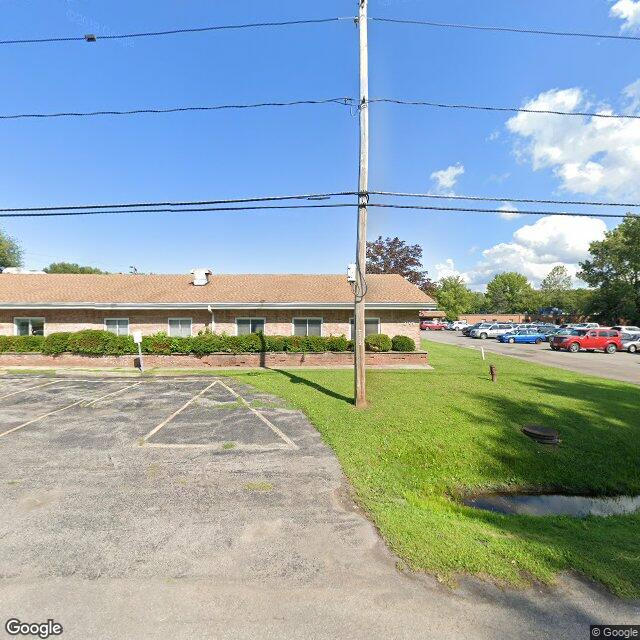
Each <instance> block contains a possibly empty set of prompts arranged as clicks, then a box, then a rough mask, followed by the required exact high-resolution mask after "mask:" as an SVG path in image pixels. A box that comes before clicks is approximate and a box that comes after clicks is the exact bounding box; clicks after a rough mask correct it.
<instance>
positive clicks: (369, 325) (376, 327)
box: [351, 318, 380, 340]
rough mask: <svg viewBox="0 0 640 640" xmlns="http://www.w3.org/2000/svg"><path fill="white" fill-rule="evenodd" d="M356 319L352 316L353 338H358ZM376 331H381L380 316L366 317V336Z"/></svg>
mask: <svg viewBox="0 0 640 640" xmlns="http://www.w3.org/2000/svg"><path fill="white" fill-rule="evenodd" d="M354 324H355V323H354V320H353V318H351V339H352V340H355V339H356V332H355V327H354ZM374 333H380V318H365V321H364V337H365V338H366V337H367V336H370V335H372V334H374Z"/></svg>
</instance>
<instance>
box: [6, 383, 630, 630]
mask: <svg viewBox="0 0 640 640" xmlns="http://www.w3.org/2000/svg"><path fill="white" fill-rule="evenodd" d="M299 380H300V383H301V384H303V383H304V380H303V379H302V378H300V379H299ZM0 448H1V454H2V461H3V464H2V466H1V467H0V487H1V491H0V540H1V541H2V544H1V546H0V609H1V614H2V616H3V625H4V621H5V620H7V619H8V618H10V617H17V618H19V619H21V620H23V621H43V620H46V619H47V618H52V619H54V620H56V621H57V622H59V623H61V624H62V625H63V628H64V635H63V637H64V638H69V639H76V638H77V639H82V640H86V639H87V638H100V640H110V639H112V638H113V639H114V640H115V639H118V640H127V639H129V638H130V639H132V640H133V639H135V640H140V639H145V638H174V639H176V640H180V639H182V638H185V639H186V638H195V637H198V638H221V639H224V638H234V639H237V638H282V637H286V638H307V637H313V638H336V637H340V638H344V639H349V638H354V639H355V638H364V637H388V638H412V639H413V638H432V637H433V638H443V639H447V638H458V637H461V635H465V636H466V637H474V638H501V637H506V636H503V635H501V633H500V632H499V630H500V629H505V630H506V629H508V630H509V637H516V636H517V637H521V638H552V637H554V638H555V637H577V635H576V634H577V633H578V632H580V631H583V630H584V629H585V628H587V630H588V624H589V623H590V622H599V621H604V620H609V619H611V620H625V619H630V616H632V606H633V605H630V604H627V603H623V602H620V601H618V600H616V599H615V598H613V597H612V596H609V595H607V594H605V593H603V592H602V591H601V590H600V589H599V588H596V587H594V586H592V585H589V584H583V583H582V582H581V581H579V580H578V579H576V578H566V579H563V580H562V581H561V589H562V597H561V598H559V597H558V595H557V592H555V591H552V590H539V589H536V590H530V591H527V592H503V591H502V590H500V589H499V588H497V587H495V586H492V585H490V584H487V583H481V582H479V581H476V580H463V581H462V583H461V585H460V588H459V589H458V590H456V591H455V592H452V591H450V590H449V588H448V587H446V586H443V585H441V584H439V583H438V582H437V581H436V580H435V579H432V578H429V577H427V576H421V577H420V576H412V575H411V574H410V573H409V574H404V573H402V572H400V571H398V569H397V565H396V562H397V561H396V558H395V557H394V556H393V555H392V554H391V553H390V552H389V551H388V550H387V549H386V547H385V546H384V544H383V543H382V542H381V540H380V538H379V536H378V534H377V532H376V531H375V529H374V528H373V526H372V525H371V524H370V522H369V521H368V520H367V519H366V518H365V516H364V515H363V514H362V513H361V512H360V511H359V510H358V509H357V507H356V506H355V505H354V503H353V500H352V499H351V497H350V491H349V489H348V487H347V485H346V483H345V481H344V479H343V475H342V472H341V469H340V466H339V464H338V462H337V460H336V458H335V456H334V455H333V453H332V451H331V450H330V449H329V447H327V446H326V445H325V444H324V443H323V442H322V440H321V438H320V436H319V434H318V432H317V431H316V430H315V429H314V428H313V427H312V425H311V424H310V423H309V422H308V420H307V419H306V417H305V416H304V415H303V414H302V413H300V412H299V411H296V410H294V409H291V408H288V407H286V406H284V405H283V403H282V402H281V401H280V400H279V399H278V398H276V397H273V396H270V395H268V394H264V393H260V392H258V391H256V390H255V389H253V388H252V387H249V386H247V385H244V384H241V383H239V382H238V381H235V380H233V379H229V378H213V377H206V378H204V377H203V378H190V377H185V378H166V379H164V378H137V379H132V378H116V377H96V378H86V379H81V378H48V377H32V376H4V377H0ZM542 612H544V615H543V614H542ZM452 620H454V621H455V623H452V622H451V621H452ZM0 633H3V631H0ZM3 637H5V636H3Z"/></svg>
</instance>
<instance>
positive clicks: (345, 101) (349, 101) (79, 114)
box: [0, 98, 354, 120]
mask: <svg viewBox="0 0 640 640" xmlns="http://www.w3.org/2000/svg"><path fill="white" fill-rule="evenodd" d="M353 103H354V100H353V98H327V99H324V100H292V101H290V102H256V103H253V104H221V105H209V106H200V107H168V108H164V109H129V110H125V111H76V112H74V111H64V112H59V113H13V114H6V115H0V120H26V119H47V118H87V117H92V116H132V115H143V114H162V113H184V112H190V111H222V110H229V109H240V110H242V109H260V108H265V107H296V106H301V105H324V104H337V105H341V106H348V107H351V106H353Z"/></svg>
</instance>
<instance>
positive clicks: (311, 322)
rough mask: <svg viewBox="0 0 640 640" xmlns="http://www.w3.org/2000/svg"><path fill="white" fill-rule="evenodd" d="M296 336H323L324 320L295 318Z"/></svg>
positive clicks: (294, 331) (294, 329) (294, 330)
mask: <svg viewBox="0 0 640 640" xmlns="http://www.w3.org/2000/svg"><path fill="white" fill-rule="evenodd" d="M293 335H294V336H321V335H322V318H294V319H293Z"/></svg>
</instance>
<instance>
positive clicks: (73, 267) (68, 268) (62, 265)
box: [44, 262, 106, 273]
mask: <svg viewBox="0 0 640 640" xmlns="http://www.w3.org/2000/svg"><path fill="white" fill-rule="evenodd" d="M44 271H45V273H106V272H105V271H102V270H101V269H98V268H96V267H83V266H81V265H79V264H76V263H75V262H52V263H51V264H50V265H49V266H48V267H45V268H44Z"/></svg>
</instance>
